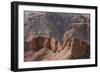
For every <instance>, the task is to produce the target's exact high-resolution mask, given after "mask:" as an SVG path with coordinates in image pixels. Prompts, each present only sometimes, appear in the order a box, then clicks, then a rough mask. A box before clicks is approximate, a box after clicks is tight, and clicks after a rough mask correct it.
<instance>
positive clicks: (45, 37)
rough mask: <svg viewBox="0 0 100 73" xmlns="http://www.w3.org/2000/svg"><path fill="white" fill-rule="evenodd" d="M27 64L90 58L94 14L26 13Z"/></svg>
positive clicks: (25, 46)
mask: <svg viewBox="0 0 100 73" xmlns="http://www.w3.org/2000/svg"><path fill="white" fill-rule="evenodd" d="M24 15H25V17H24V23H25V24H24V28H25V30H24V33H25V34H24V61H25V62H26V61H27V62H28V61H42V60H43V61H45V60H67V59H70V60H72V59H87V58H90V15H88V14H70V13H56V12H37V11H36V12H27V11H26V12H25V14H24Z"/></svg>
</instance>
